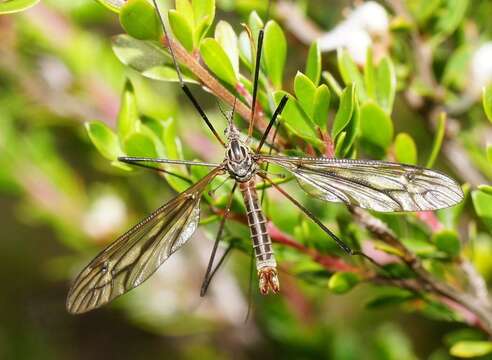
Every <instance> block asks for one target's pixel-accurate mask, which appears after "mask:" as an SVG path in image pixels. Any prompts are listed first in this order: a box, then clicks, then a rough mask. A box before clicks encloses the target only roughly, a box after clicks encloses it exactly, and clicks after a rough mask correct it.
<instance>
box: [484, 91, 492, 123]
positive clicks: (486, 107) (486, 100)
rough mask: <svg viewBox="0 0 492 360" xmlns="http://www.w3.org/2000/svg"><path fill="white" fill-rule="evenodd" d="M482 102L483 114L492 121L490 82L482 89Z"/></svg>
mask: <svg viewBox="0 0 492 360" xmlns="http://www.w3.org/2000/svg"><path fill="white" fill-rule="evenodd" d="M482 102H483V109H484V111H485V115H487V118H488V119H489V120H490V121H491V122H492V84H491V85H488V86H486V87H485V88H484V89H483V95H482Z"/></svg>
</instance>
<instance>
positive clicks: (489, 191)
mask: <svg viewBox="0 0 492 360" xmlns="http://www.w3.org/2000/svg"><path fill="white" fill-rule="evenodd" d="M478 189H479V190H480V191H483V192H484V193H486V194H489V195H492V186H490V185H478Z"/></svg>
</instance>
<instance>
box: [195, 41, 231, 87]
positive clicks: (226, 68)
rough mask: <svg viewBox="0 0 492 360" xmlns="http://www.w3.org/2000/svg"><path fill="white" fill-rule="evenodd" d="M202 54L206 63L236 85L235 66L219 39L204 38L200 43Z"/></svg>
mask: <svg viewBox="0 0 492 360" xmlns="http://www.w3.org/2000/svg"><path fill="white" fill-rule="evenodd" d="M200 54H201V55H202V58H203V61H205V64H207V66H208V68H209V69H210V70H212V72H213V73H214V74H215V75H217V76H218V77H219V78H220V79H221V80H223V81H225V82H226V83H228V84H230V85H233V86H234V85H236V83H237V78H236V73H235V72H234V68H233V66H232V64H231V61H230V60H229V57H228V56H227V54H226V52H225V51H224V49H223V48H222V46H220V44H219V42H218V41H217V40H215V39H212V38H208V39H204V40H203V41H202V43H201V45H200Z"/></svg>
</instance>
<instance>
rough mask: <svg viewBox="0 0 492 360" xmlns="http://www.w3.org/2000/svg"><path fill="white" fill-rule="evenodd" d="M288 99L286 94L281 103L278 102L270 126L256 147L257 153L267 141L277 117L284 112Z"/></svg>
mask: <svg viewBox="0 0 492 360" xmlns="http://www.w3.org/2000/svg"><path fill="white" fill-rule="evenodd" d="M287 100H289V98H288V97H287V95H284V97H283V98H282V99H281V100H280V103H279V104H278V106H277V108H276V109H275V112H274V113H273V116H272V118H271V120H270V122H269V123H268V126H267V128H266V130H265V132H264V133H263V136H262V137H261V140H260V143H259V144H258V147H257V148H256V153H257V154H259V153H260V151H261V148H262V147H263V144H264V143H265V141H266V139H267V137H268V134H269V133H270V130H271V129H272V126H273V124H275V121H276V120H277V117H278V116H279V115H280V114H282V111H283V110H284V107H285V104H287Z"/></svg>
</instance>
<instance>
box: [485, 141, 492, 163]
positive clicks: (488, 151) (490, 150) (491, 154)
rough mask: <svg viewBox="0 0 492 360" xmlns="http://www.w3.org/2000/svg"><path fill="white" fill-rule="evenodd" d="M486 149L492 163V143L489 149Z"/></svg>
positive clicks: (488, 146)
mask: <svg viewBox="0 0 492 360" xmlns="http://www.w3.org/2000/svg"><path fill="white" fill-rule="evenodd" d="M485 151H486V153H487V160H488V161H489V162H490V163H492V145H487V149H486V150H485Z"/></svg>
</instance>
